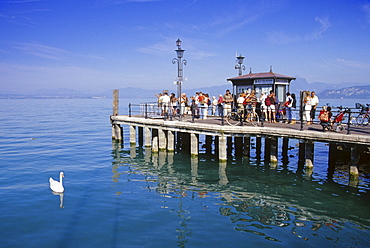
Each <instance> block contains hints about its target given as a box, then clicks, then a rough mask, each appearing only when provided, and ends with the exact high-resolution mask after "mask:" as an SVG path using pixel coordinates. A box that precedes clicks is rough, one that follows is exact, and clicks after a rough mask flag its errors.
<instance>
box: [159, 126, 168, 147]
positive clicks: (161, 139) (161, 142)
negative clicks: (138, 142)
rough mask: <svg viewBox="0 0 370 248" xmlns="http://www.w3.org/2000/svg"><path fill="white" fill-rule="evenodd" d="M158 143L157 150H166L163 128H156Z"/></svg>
mask: <svg viewBox="0 0 370 248" xmlns="http://www.w3.org/2000/svg"><path fill="white" fill-rule="evenodd" d="M158 144H159V147H158V148H159V150H162V151H163V150H166V147H167V139H166V134H165V132H164V130H163V129H158Z"/></svg>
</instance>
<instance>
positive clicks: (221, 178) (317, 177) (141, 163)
mask: <svg viewBox="0 0 370 248" xmlns="http://www.w3.org/2000/svg"><path fill="white" fill-rule="evenodd" d="M284 142H285V141H283V142H282V144H281V146H283V145H285V146H286V145H288V147H289V148H290V149H288V150H286V151H288V152H286V151H285V153H284V154H281V156H279V157H281V160H280V161H279V162H278V163H277V164H274V165H273V166H270V165H269V164H268V163H265V162H264V160H262V159H261V154H259V153H258V151H257V152H256V153H254V152H253V151H252V153H251V154H250V157H238V158H235V157H234V159H229V160H228V161H227V162H218V160H217V159H215V156H214V155H213V154H207V152H206V151H205V150H204V151H200V153H199V157H196V158H194V157H191V156H189V155H186V154H181V153H180V152H179V153H172V152H170V153H168V152H166V151H160V152H158V153H152V151H151V149H150V148H140V147H134V146H132V147H130V148H127V149H126V148H123V147H122V146H121V144H120V143H115V142H114V143H113V150H112V156H113V162H112V172H113V175H112V180H113V182H114V183H115V186H116V187H117V195H120V197H121V194H122V192H126V193H127V192H128V190H130V188H131V187H128V185H127V183H135V184H139V185H140V186H141V191H145V192H151V193H153V194H154V195H155V196H157V197H160V198H163V199H164V200H161V201H159V200H158V199H157V200H156V201H154V202H148V204H152V205H151V207H152V208H163V209H168V214H170V213H176V214H177V216H178V218H179V219H178V223H177V224H176V225H174V226H173V228H174V229H176V231H177V237H176V238H177V240H178V245H179V246H181V247H184V246H185V244H186V243H189V244H193V245H194V244H197V245H204V244H210V243H212V244H219V245H220V246H223V245H226V244H228V245H231V246H234V247H240V242H248V244H249V245H250V246H253V245H259V246H261V245H262V246H271V245H277V244H279V245H282V246H290V245H300V244H304V245H311V246H322V247H323V246H334V245H340V246H341V245H343V246H351V247H354V246H355V247H366V246H368V245H369V244H370V238H369V237H370V235H369V234H370V230H369V228H370V214H369V212H368V206H369V204H370V197H369V191H368V189H369V188H368V182H369V180H368V179H366V178H364V175H362V176H361V177H360V181H361V182H360V184H359V185H360V186H359V187H351V186H348V183H349V182H348V180H347V179H345V180H347V181H345V180H344V179H343V177H342V175H343V174H346V173H348V172H344V171H341V170H334V171H330V170H328V167H327V165H328V161H320V158H324V157H325V158H326V157H327V156H321V157H320V150H322V148H325V147H324V146H325V144H319V145H316V146H315V149H317V151H315V152H316V153H315V154H316V156H317V157H318V159H317V161H315V168H314V171H313V170H305V169H304V168H303V167H300V166H299V159H298V157H299V156H298V149H297V147H298V146H299V144H298V143H294V144H289V143H288V144H286V143H284ZM297 142H298V141H297ZM250 145H251V146H253V147H255V146H261V144H258V142H257V141H256V140H253V139H252V140H251V144H250ZM262 145H263V144H262ZM289 145H290V146H289ZM320 146H323V147H320ZM324 160H325V159H324ZM346 178H348V177H346ZM136 193H138V194H140V192H136ZM155 196H153V197H155ZM122 197H124V196H122ZM138 211H141V210H140V209H138ZM149 214H150V213H149ZM166 216H167V215H164V216H162V217H164V218H166ZM153 218H155V217H154V216H153ZM168 218H171V217H168ZM163 222H167V221H166V220H164V219H163ZM212 233H213V234H216V237H215V236H214V235H212ZM236 233H238V234H236ZM217 235H218V236H217ZM200 236H203V237H205V238H206V239H207V238H208V237H212V238H213V240H212V241H207V240H203V241H200V240H201V238H200ZM223 242H225V243H223ZM245 244H246V243H245Z"/></svg>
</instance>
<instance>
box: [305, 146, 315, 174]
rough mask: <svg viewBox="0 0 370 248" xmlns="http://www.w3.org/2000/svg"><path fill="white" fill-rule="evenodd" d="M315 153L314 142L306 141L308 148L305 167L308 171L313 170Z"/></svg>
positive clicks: (306, 149)
mask: <svg viewBox="0 0 370 248" xmlns="http://www.w3.org/2000/svg"><path fill="white" fill-rule="evenodd" d="M313 151H314V142H313V141H310V140H306V147H305V165H306V169H311V170H312V168H313V156H314V155H313Z"/></svg>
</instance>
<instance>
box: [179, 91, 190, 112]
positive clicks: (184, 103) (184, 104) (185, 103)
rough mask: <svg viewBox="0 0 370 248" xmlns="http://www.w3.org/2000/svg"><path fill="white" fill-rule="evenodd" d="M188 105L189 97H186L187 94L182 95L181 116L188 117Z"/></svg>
mask: <svg viewBox="0 0 370 248" xmlns="http://www.w3.org/2000/svg"><path fill="white" fill-rule="evenodd" d="M188 104H189V101H188V97H187V96H186V94H185V93H182V94H181V98H180V115H181V116H184V115H186V113H187V111H186V108H187V107H188Z"/></svg>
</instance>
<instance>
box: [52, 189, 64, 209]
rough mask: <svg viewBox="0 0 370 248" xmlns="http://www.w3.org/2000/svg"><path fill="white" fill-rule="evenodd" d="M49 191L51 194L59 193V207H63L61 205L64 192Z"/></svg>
mask: <svg viewBox="0 0 370 248" xmlns="http://www.w3.org/2000/svg"><path fill="white" fill-rule="evenodd" d="M51 193H52V194H53V195H59V207H60V208H64V205H63V199H64V192H63V193H57V192H54V191H51Z"/></svg>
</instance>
